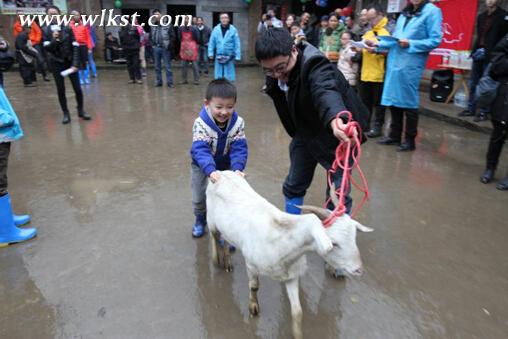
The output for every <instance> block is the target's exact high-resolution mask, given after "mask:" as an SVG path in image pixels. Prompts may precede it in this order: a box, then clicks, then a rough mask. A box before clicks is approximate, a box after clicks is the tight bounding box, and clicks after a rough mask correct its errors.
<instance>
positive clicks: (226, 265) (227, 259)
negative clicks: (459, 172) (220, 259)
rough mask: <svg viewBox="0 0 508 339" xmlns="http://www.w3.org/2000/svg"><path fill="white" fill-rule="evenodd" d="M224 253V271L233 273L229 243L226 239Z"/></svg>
mask: <svg viewBox="0 0 508 339" xmlns="http://www.w3.org/2000/svg"><path fill="white" fill-rule="evenodd" d="M222 252H223V253H224V269H225V270H226V272H233V263H232V262H231V253H230V252H229V243H228V242H227V241H226V239H224V246H223V248H222Z"/></svg>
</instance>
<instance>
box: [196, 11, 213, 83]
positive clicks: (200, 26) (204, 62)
mask: <svg viewBox="0 0 508 339" xmlns="http://www.w3.org/2000/svg"><path fill="white" fill-rule="evenodd" d="M196 28H197V30H198V49H199V59H198V61H199V74H201V72H203V73H205V76H208V42H209V41H210V35H211V34H212V30H211V29H210V28H209V27H208V26H207V25H205V21H204V20H203V18H202V17H198V18H197V26H196Z"/></svg>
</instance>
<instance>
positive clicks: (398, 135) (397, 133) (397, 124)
mask: <svg viewBox="0 0 508 339" xmlns="http://www.w3.org/2000/svg"><path fill="white" fill-rule="evenodd" d="M390 111H391V112H392V123H391V125H390V138H392V139H394V140H399V141H400V140H401V139H402V129H403V126H404V115H405V116H406V141H414V139H415V138H416V135H417V133H418V110H416V109H410V108H400V107H395V106H391V107H390ZM404 113H405V114H404Z"/></svg>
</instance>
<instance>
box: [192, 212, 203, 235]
mask: <svg viewBox="0 0 508 339" xmlns="http://www.w3.org/2000/svg"><path fill="white" fill-rule="evenodd" d="M205 227H206V217H205V216H204V215H203V214H200V215H196V222H195V223H194V226H192V237H194V238H201V237H202V236H203V235H204V234H205Z"/></svg>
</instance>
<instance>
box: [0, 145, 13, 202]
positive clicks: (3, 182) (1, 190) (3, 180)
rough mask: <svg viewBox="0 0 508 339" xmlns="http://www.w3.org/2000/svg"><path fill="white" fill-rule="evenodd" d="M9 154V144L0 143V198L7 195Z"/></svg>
mask: <svg viewBox="0 0 508 339" xmlns="http://www.w3.org/2000/svg"><path fill="white" fill-rule="evenodd" d="M10 152H11V143H10V142H1V143H0V196H2V195H5V194H6V193H7V165H8V163H9V153H10Z"/></svg>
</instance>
